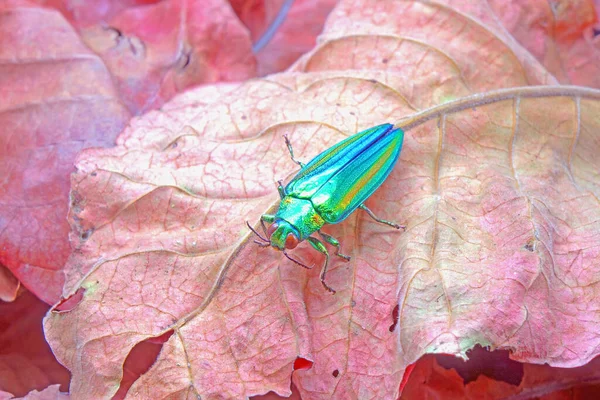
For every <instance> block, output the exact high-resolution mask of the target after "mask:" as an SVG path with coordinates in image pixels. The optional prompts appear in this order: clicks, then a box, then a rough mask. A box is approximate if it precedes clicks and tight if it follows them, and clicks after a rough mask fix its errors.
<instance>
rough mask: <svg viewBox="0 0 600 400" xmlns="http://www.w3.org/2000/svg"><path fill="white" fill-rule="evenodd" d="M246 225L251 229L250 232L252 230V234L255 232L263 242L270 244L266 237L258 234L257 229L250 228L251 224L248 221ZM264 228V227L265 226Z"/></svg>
mask: <svg viewBox="0 0 600 400" xmlns="http://www.w3.org/2000/svg"><path fill="white" fill-rule="evenodd" d="M261 221H262V220H261ZM246 225H248V228H250V230H251V231H252V232H254V234H255V235H256V236H258V237H259V238H261V240H262V241H263V242H269V241H268V240H267V239H266V238H264V237H263V236H262V235H261V234H260V233H258V232H257V231H256V229H254V228H253V227H252V226H250V223H249V222H248V221H246ZM263 226H264V224H263ZM269 243H270V242H269Z"/></svg>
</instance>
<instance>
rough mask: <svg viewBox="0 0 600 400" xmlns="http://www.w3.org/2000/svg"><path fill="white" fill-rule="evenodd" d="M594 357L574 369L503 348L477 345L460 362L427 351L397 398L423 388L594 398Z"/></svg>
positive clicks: (493, 395)
mask: <svg viewBox="0 0 600 400" xmlns="http://www.w3.org/2000/svg"><path fill="white" fill-rule="evenodd" d="M599 364H600V358H598V357H596V358H595V359H593V360H592V361H590V362H589V363H588V364H586V365H584V366H581V367H577V368H552V367H550V366H548V365H535V364H524V365H523V364H519V363H517V362H516V361H512V360H509V359H508V352H507V351H499V350H498V351H494V352H488V351H485V350H483V349H481V348H480V347H475V348H474V349H473V351H471V352H470V353H469V360H468V361H467V362H464V361H462V360H459V359H456V358H454V357H451V356H447V355H426V356H424V357H423V358H421V359H420V360H419V361H418V362H417V364H416V367H415V369H414V370H413V373H412V374H411V377H410V379H409V380H408V383H407V385H406V387H405V390H404V392H402V396H401V397H400V399H401V400H404V399H415V398H419V397H422V393H427V396H428V398H430V399H440V400H441V399H443V400H454V399H457V400H458V399H480V398H481V397H482V394H483V393H485V396H486V398H487V399H514V400H517V399H533V398H536V399H537V398H541V399H544V400H554V399H556V400H559V399H566V398H569V399H571V398H572V399H594V398H597V397H598V394H600V385H598V382H599V381H600V376H599V373H598V371H599V369H598V365H599Z"/></svg>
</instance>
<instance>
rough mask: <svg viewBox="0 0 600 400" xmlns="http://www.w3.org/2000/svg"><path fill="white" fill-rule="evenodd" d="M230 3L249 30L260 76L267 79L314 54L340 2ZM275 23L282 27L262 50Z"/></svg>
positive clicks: (243, 0) (252, 0)
mask: <svg viewBox="0 0 600 400" xmlns="http://www.w3.org/2000/svg"><path fill="white" fill-rule="evenodd" d="M230 3H231V6H232V7H233V9H234V10H235V12H236V14H237V15H238V16H239V18H240V20H241V21H242V22H243V23H244V24H245V25H246V26H247V27H248V29H249V30H250V34H251V36H252V41H253V43H254V46H253V47H254V48H255V53H256V58H257V62H258V75H259V76H264V75H268V74H272V73H276V72H280V71H283V70H285V69H287V68H288V67H289V66H290V65H292V63H293V62H294V61H296V60H297V59H298V57H300V56H301V55H303V54H304V53H306V52H308V51H310V50H312V48H313V47H314V46H315V44H316V39H317V36H318V35H319V34H320V33H321V31H322V30H323V25H324V23H325V19H326V18H327V16H328V15H329V13H330V12H331V10H332V9H333V7H334V6H335V5H336V3H337V0H318V1H315V0H294V1H290V0H277V1H272V0H269V1H265V0H231V1H230ZM282 9H283V10H282ZM282 11H283V12H284V14H282ZM276 21H281V25H280V26H279V27H278V28H277V30H276V31H275V34H274V35H273V37H272V39H271V40H270V41H269V42H268V43H266V44H264V47H260V46H262V40H263V38H264V37H269V36H270V35H268V33H267V32H268V29H270V26H272V24H273V23H275V22H276Z"/></svg>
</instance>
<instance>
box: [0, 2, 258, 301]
mask: <svg viewBox="0 0 600 400" xmlns="http://www.w3.org/2000/svg"><path fill="white" fill-rule="evenodd" d="M37 3H40V4H42V5H46V6H55V7H57V8H58V9H59V10H60V11H61V12H62V13H63V15H61V13H59V12H57V11H56V10H52V9H49V8H41V7H37V6H36V4H35V2H27V1H15V0H11V1H5V2H3V3H2V5H1V6H0V37H1V38H0V57H1V59H2V64H1V65H0V93H1V94H2V95H1V96H0V97H1V98H2V100H0V121H2V127H3V128H2V130H1V131H0V175H1V176H2V181H1V182H0V263H1V264H4V265H5V266H6V268H8V269H9V270H10V271H12V273H13V274H14V275H15V276H16V278H17V279H18V280H20V281H21V282H22V283H23V284H24V285H25V286H26V287H27V288H28V289H29V290H31V291H32V292H34V293H35V294H36V295H37V296H38V297H40V298H41V299H43V300H44V301H46V302H48V303H50V304H53V303H55V302H57V301H58V300H59V295H60V292H61V290H62V286H63V283H64V276H63V272H62V268H63V266H64V263H65V261H66V259H67V257H68V256H69V254H70V251H71V248H70V245H69V242H68V233H69V225H68V224H67V222H66V215H67V210H68V190H69V182H68V176H69V174H70V173H71V172H72V170H73V161H74V159H75V156H76V154H77V153H78V152H79V151H80V150H82V149H84V148H87V147H100V146H106V145H113V144H114V139H115V137H116V135H117V134H118V133H119V132H121V131H122V129H123V128H124V127H125V125H126V123H127V122H128V121H129V119H130V117H131V113H130V111H131V112H133V113H137V112H140V111H142V110H147V109H149V108H151V107H158V106H160V104H162V102H163V101H165V100H166V99H169V98H171V97H172V96H174V95H175V94H176V93H177V92H178V91H180V90H183V89H185V88H187V87H188V86H191V85H196V84H199V83H204V82H214V81H219V80H241V79H247V78H250V77H252V76H254V73H255V72H254V71H255V66H254V60H253V56H252V55H251V54H250V39H249V35H248V33H247V32H246V30H245V28H243V26H242V25H241V23H240V22H239V21H238V20H237V19H236V17H235V15H234V13H233V11H232V10H231V8H230V7H229V5H228V4H227V3H226V2H225V1H222V0H214V1H213V2H212V3H211V4H212V6H211V7H207V6H208V4H207V2H206V1H204V2H188V1H162V2H159V4H146V3H155V2H149V1H131V2H111V1H104V0H102V1H101V0H98V1H94V2H91V3H90V2H85V4H84V3H73V2H68V1H58V0H57V1H38V2H37ZM167 17H168V18H167ZM66 18H68V21H70V22H71V23H72V24H73V26H74V27H75V28H77V29H74V28H73V27H72V26H71V25H69V22H68V21H67V20H66ZM104 19H109V20H110V21H109V22H110V24H111V25H110V27H109V26H107V21H106V20H104ZM222 21H227V26H228V29H223V30H215V24H219V23H221V22H222ZM223 43H225V44H223ZM226 46H232V47H231V49H232V50H231V51H228V50H227V47H226ZM233 50H235V51H233ZM114 82H116V83H117V85H116V87H115V85H114ZM203 101H205V102H206V101H210V100H209V99H208V100H207V99H204V100H203ZM127 107H128V108H129V110H128V109H127ZM5 276H9V275H8V274H5V273H3V272H0V298H2V299H6V300H10V299H11V298H14V294H15V292H16V287H17V286H16V285H17V283H16V282H15V281H14V278H9V277H5Z"/></svg>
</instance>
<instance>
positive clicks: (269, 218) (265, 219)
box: [260, 214, 275, 238]
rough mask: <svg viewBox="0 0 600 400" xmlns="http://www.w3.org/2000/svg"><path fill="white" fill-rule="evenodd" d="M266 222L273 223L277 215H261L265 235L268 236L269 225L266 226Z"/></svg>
mask: <svg viewBox="0 0 600 400" xmlns="http://www.w3.org/2000/svg"><path fill="white" fill-rule="evenodd" d="M265 222H267V223H269V224H272V223H273V222H275V216H274V215H272V214H263V215H261V216H260V224H261V225H262V229H263V232H264V233H265V236H267V238H268V237H269V235H267V227H266V226H265Z"/></svg>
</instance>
